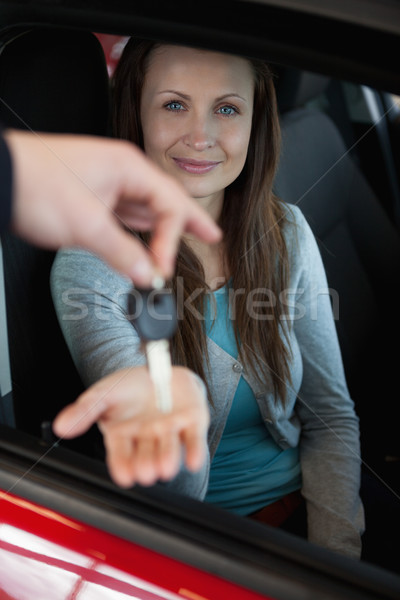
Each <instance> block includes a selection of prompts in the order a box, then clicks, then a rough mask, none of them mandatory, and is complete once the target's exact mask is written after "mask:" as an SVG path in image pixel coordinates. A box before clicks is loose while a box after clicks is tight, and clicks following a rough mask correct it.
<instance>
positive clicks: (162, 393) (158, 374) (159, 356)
mask: <svg viewBox="0 0 400 600" xmlns="http://www.w3.org/2000/svg"><path fill="white" fill-rule="evenodd" d="M164 286H165V281H164V280H163V278H162V277H155V278H154V280H153V282H152V287H151V288H149V289H140V288H134V290H133V291H132V293H131V294H130V295H129V299H128V313H129V314H128V319H129V320H130V321H131V323H132V325H133V326H134V327H135V329H136V331H137V332H138V334H139V337H140V339H141V340H142V343H143V344H144V347H145V352H146V359H147V366H148V369H149V373H150V378H151V380H152V382H153V385H154V389H155V395H156V404H157V407H158V409H159V410H160V411H161V412H164V413H168V412H171V410H172V396H171V373H172V371H171V353H170V345H169V340H170V339H171V338H172V336H173V335H174V333H175V331H176V327H177V315H176V304H175V298H174V296H173V291H172V290H170V289H166V288H165V287H164Z"/></svg>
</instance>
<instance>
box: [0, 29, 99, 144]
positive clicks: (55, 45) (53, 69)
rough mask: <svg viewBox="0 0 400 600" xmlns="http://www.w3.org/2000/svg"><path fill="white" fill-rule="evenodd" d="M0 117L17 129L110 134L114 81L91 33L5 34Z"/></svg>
mask: <svg viewBox="0 0 400 600" xmlns="http://www.w3.org/2000/svg"><path fill="white" fill-rule="evenodd" d="M0 98H1V101H0V121H1V122H2V123H3V125H5V126H8V127H14V128H17V129H33V130H37V131H47V132H60V133H80V134H92V135H105V134H106V133H107V126H108V113H109V83H108V73H107V65H106V60H105V56H104V52H103V49H102V47H101V44H100V42H99V41H98V39H97V38H96V36H95V35H94V34H92V33H90V32H81V31H67V30H60V29H57V30H52V29H43V28H40V29H31V30H25V31H23V30H21V29H15V30H9V31H7V32H6V33H3V34H2V36H1V37H0Z"/></svg>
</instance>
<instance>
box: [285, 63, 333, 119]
mask: <svg viewBox="0 0 400 600" xmlns="http://www.w3.org/2000/svg"><path fill="white" fill-rule="evenodd" d="M276 75H277V78H276V84H275V87H276V94H277V99H278V106H279V110H280V112H281V113H284V112H287V111H289V110H293V109H295V108H300V107H301V106H303V105H304V104H306V103H307V102H309V101H310V100H313V99H314V98H317V97H318V96H320V95H321V94H323V93H324V92H325V91H326V89H327V87H328V85H329V83H330V81H331V80H330V78H329V77H325V76H324V75H318V74H316V73H311V72H309V71H300V70H298V69H294V68H285V69H277V70H276Z"/></svg>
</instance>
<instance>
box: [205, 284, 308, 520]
mask: <svg viewBox="0 0 400 600" xmlns="http://www.w3.org/2000/svg"><path fill="white" fill-rule="evenodd" d="M210 296H211V297H210ZM210 296H209V297H208V299H207V304H206V310H205V326H206V332H207V335H208V336H209V337H211V339H212V340H213V341H214V342H215V343H216V344H217V345H218V346H220V348H222V350H224V352H226V353H228V354H230V355H231V356H233V357H234V358H237V355H238V349H237V344H236V340H235V334H234V329H233V325H232V321H231V319H230V318H229V287H228V286H227V285H225V286H224V287H222V288H219V289H218V290H216V291H215V292H212V293H211V294H210ZM213 298H214V301H215V302H214V301H213ZM300 487H301V469H300V460H299V450H298V447H295V448H288V449H286V450H282V448H280V447H279V446H278V445H277V444H276V442H275V441H274V440H273V438H272V437H271V435H270V434H269V433H268V430H267V428H266V427H265V425H264V423H263V421H262V418H261V414H260V410H259V408H258V404H257V402H256V399H255V396H254V394H253V392H252V390H251V388H250V386H249V385H248V383H247V382H246V380H245V379H244V378H243V377H241V378H240V381H239V385H238V387H237V390H236V394H235V396H234V398H233V402H232V407H231V410H230V412H229V416H228V420H227V422H226V425H225V429H224V432H223V434H222V438H221V440H220V443H219V445H218V448H217V450H216V453H215V455H214V458H213V460H212V463H211V471H210V479H209V486H208V491H207V495H206V498H205V500H206V502H210V503H212V504H217V505H219V506H221V507H223V508H226V509H228V510H231V511H234V512H236V513H237V514H240V515H248V514H250V513H252V512H254V511H257V510H260V509H261V508H262V507H263V506H266V505H267V504H270V503H271V502H275V500H278V499H279V498H282V497H283V496H285V495H286V494H289V493H290V492H293V491H294V490H297V489H300Z"/></svg>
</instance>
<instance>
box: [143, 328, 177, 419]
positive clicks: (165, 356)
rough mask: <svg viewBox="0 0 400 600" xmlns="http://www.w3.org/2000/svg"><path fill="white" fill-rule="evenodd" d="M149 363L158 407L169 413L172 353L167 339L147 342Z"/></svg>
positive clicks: (170, 406)
mask: <svg viewBox="0 0 400 600" xmlns="http://www.w3.org/2000/svg"><path fill="white" fill-rule="evenodd" d="M146 356H147V364H148V367H149V372H150V377H151V380H152V382H153V385H154V389H155V394H156V405H157V408H158V409H159V410H160V411H161V412H163V413H168V412H171V410H172V396H171V375H172V371H171V354H170V349H169V341H168V340H166V339H163V340H156V341H151V342H147V343H146Z"/></svg>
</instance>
